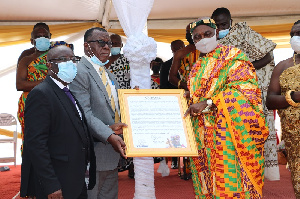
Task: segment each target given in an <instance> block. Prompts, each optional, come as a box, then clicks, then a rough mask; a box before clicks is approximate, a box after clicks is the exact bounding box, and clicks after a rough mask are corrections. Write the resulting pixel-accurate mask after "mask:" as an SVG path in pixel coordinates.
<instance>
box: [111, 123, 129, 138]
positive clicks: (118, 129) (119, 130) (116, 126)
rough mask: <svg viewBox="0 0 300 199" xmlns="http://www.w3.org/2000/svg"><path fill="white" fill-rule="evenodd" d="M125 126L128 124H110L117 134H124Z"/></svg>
mask: <svg viewBox="0 0 300 199" xmlns="http://www.w3.org/2000/svg"><path fill="white" fill-rule="evenodd" d="M123 127H127V124H124V123H121V122H118V123H115V124H112V125H110V126H109V128H111V130H113V131H114V132H115V134H117V135H120V134H123Z"/></svg>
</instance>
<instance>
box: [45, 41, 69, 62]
mask: <svg viewBox="0 0 300 199" xmlns="http://www.w3.org/2000/svg"><path fill="white" fill-rule="evenodd" d="M70 54H72V55H73V56H74V53H73V51H72V50H71V48H69V47H67V46H65V45H61V46H57V47H54V48H51V49H50V50H49V51H48V54H47V61H48V62H49V61H50V60H52V59H57V58H59V57H64V55H70Z"/></svg>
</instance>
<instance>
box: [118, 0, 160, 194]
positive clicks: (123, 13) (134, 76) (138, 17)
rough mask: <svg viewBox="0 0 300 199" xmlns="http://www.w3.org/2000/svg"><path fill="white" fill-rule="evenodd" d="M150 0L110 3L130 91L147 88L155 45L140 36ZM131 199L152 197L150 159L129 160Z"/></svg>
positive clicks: (149, 6) (152, 179)
mask: <svg viewBox="0 0 300 199" xmlns="http://www.w3.org/2000/svg"><path fill="white" fill-rule="evenodd" d="M153 2H154V0H142V1H141V0H113V5H114V7H115V10H116V13H117V16H118V18H119V21H120V24H121V26H122V28H123V30H124V33H125V35H126V36H127V42H126V45H125V46H124V48H123V52H124V56H125V57H126V58H127V59H128V61H129V65H130V78H131V82H130V85H131V87H132V88H134V87H135V86H139V88H140V89H150V88H151V77H150V62H151V61H152V60H154V59H155V57H156V42H155V41H154V39H153V38H149V37H148V36H146V35H145V34H144V33H143V29H144V28H145V25H146V23H147V17H148V15H149V13H150V11H151V8H152V6H153ZM133 163H134V171H135V176H134V178H135V193H134V198H135V199H145V198H155V188H154V163H153V158H152V157H136V158H134V159H133Z"/></svg>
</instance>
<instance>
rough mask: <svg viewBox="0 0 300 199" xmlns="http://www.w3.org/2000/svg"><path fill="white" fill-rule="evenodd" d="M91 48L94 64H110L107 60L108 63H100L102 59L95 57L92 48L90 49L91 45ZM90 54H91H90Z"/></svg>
mask: <svg viewBox="0 0 300 199" xmlns="http://www.w3.org/2000/svg"><path fill="white" fill-rule="evenodd" d="M89 48H90V51H91V52H92V55H93V56H92V57H91V61H92V62H93V63H94V64H98V65H99V66H104V65H105V64H107V63H108V62H109V60H106V62H104V63H103V62H102V61H100V59H98V57H96V56H95V55H94V53H93V51H92V49H91V47H90V45H89ZM89 54H90V53H89ZM90 56H91V54H90Z"/></svg>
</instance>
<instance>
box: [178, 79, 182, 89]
mask: <svg viewBox="0 0 300 199" xmlns="http://www.w3.org/2000/svg"><path fill="white" fill-rule="evenodd" d="M180 83H181V80H179V81H178V83H177V88H180Z"/></svg>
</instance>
